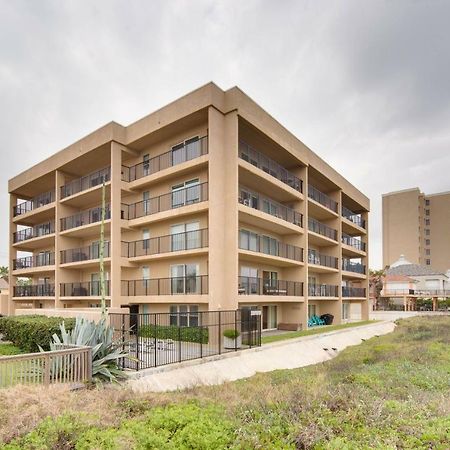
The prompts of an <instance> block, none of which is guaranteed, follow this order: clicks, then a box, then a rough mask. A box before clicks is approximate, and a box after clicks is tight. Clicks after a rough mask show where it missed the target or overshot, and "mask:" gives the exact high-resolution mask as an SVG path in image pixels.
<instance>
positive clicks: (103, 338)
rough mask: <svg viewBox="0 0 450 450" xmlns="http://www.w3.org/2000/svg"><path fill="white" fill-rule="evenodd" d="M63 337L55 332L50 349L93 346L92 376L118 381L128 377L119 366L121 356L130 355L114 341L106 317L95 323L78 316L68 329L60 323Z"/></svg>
mask: <svg viewBox="0 0 450 450" xmlns="http://www.w3.org/2000/svg"><path fill="white" fill-rule="evenodd" d="M60 331H61V338H60V337H59V336H58V335H57V334H54V335H53V336H52V338H53V342H51V343H50V350H60V349H61V347H64V346H74V345H76V346H89V347H91V348H92V377H93V378H94V379H96V380H98V381H110V382H112V381H118V380H120V379H124V378H126V375H125V372H124V371H123V370H121V369H120V368H119V366H118V361H119V359H120V358H125V357H127V356H128V354H127V353H125V352H123V351H122V350H121V348H120V347H121V345H122V344H120V345H118V344H116V343H114V341H113V333H114V330H113V329H112V328H111V327H110V326H108V325H107V323H106V320H105V319H101V320H100V321H99V322H97V323H95V322H93V321H89V320H86V319H84V318H82V317H77V319H76V322H75V327H74V328H73V329H72V330H71V331H66V328H65V326H64V322H63V323H62V324H61V325H60Z"/></svg>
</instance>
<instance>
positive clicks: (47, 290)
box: [13, 283, 55, 297]
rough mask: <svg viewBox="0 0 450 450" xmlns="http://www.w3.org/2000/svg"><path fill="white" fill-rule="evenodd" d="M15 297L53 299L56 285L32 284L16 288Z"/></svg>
mask: <svg viewBox="0 0 450 450" xmlns="http://www.w3.org/2000/svg"><path fill="white" fill-rule="evenodd" d="M13 295H14V297H53V296H54V295H55V285H54V284H53V283H43V284H30V285H25V286H14V294H13Z"/></svg>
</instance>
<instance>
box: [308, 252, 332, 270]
mask: <svg viewBox="0 0 450 450" xmlns="http://www.w3.org/2000/svg"><path fill="white" fill-rule="evenodd" d="M308 263H309V264H314V265H317V266H325V267H331V268H332V269H337V268H338V258H336V257H335V256H330V255H323V254H322V253H319V252H316V251H315V250H311V249H309V250H308Z"/></svg>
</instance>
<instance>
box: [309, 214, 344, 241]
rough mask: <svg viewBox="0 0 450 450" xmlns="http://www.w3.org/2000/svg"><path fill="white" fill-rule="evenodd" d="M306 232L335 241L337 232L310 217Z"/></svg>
mask: <svg viewBox="0 0 450 450" xmlns="http://www.w3.org/2000/svg"><path fill="white" fill-rule="evenodd" d="M308 230H310V231H312V232H314V233H317V234H321V235H322V236H325V237H328V238H330V239H333V240H334V241H337V230H335V229H334V228H331V227H329V226H328V225H325V224H324V223H322V222H319V221H318V220H316V219H313V218H312V217H310V218H309V219H308Z"/></svg>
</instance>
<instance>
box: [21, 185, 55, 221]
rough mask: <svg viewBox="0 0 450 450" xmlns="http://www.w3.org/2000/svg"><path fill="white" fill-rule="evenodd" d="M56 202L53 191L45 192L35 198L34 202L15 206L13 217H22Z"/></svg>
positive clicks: (27, 201)
mask: <svg viewBox="0 0 450 450" xmlns="http://www.w3.org/2000/svg"><path fill="white" fill-rule="evenodd" d="M54 201H55V195H54V192H52V191H50V192H44V193H43V194H40V195H38V196H36V197H34V198H33V199H32V200H26V201H24V202H22V203H19V204H18V205H16V206H14V208H13V215H14V217H16V216H20V215H21V214H25V213H27V212H30V211H33V209H37V208H40V207H41V206H45V205H48V204H49V203H52V202H54Z"/></svg>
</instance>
